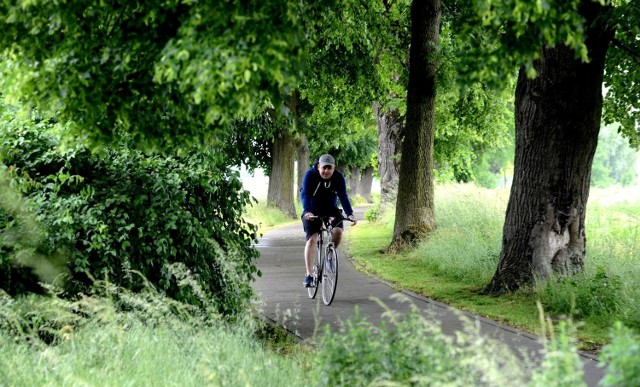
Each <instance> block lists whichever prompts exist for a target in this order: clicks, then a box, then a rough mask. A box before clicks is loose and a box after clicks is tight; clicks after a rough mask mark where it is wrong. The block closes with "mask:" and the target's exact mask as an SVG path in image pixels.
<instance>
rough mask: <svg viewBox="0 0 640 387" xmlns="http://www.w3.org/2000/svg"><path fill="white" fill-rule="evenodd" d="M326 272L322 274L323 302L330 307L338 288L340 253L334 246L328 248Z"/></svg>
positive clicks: (325, 264)
mask: <svg viewBox="0 0 640 387" xmlns="http://www.w3.org/2000/svg"><path fill="white" fill-rule="evenodd" d="M326 254H327V255H326V257H325V261H324V262H325V263H324V270H323V272H322V302H324V304H325V305H330V304H331V302H333V297H334V296H335V295H336V287H337V286H338V251H337V250H336V248H335V246H334V245H333V244H330V245H329V246H327V250H326Z"/></svg>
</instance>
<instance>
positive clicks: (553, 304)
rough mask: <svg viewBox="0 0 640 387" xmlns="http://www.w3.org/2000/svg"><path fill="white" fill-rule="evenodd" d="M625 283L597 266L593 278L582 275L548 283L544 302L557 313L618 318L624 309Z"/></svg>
mask: <svg viewBox="0 0 640 387" xmlns="http://www.w3.org/2000/svg"><path fill="white" fill-rule="evenodd" d="M621 292H622V280H621V279H620V277H618V276H616V275H611V274H607V272H606V271H605V269H604V268H602V267H598V268H597V269H596V272H595V274H594V275H593V276H591V275H588V274H579V275H576V276H573V277H562V278H560V279H559V280H557V281H548V282H547V284H546V285H545V287H544V290H543V291H542V300H543V301H544V303H545V306H546V308H547V310H548V311H550V312H553V313H555V314H565V315H576V316H580V317H583V318H586V317H590V316H610V315H615V314H616V313H618V312H619V310H620V308H621V299H622V297H621Z"/></svg>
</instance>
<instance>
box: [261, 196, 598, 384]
mask: <svg viewBox="0 0 640 387" xmlns="http://www.w3.org/2000/svg"><path fill="white" fill-rule="evenodd" d="M363 212H364V209H362V208H356V216H357V217H358V219H363ZM345 223H346V222H345ZM355 227H367V225H366V223H359V224H358V225H356V226H355ZM345 231H346V233H347V235H345V237H346V238H345V242H344V244H345V245H348V244H349V243H350V242H349V238H348V232H349V231H348V227H347V230H345ZM304 243H305V234H304V231H303V230H302V222H296V223H295V224H291V225H287V226H283V227H280V228H278V229H275V230H272V231H269V232H267V233H265V234H264V235H263V237H262V238H260V239H259V242H258V244H257V245H256V247H257V249H258V250H259V252H260V259H259V260H258V262H257V266H258V268H259V269H260V270H261V271H262V277H260V278H258V279H257V281H256V282H255V283H254V285H253V287H254V290H255V291H256V293H257V294H258V297H259V302H260V309H261V313H262V314H263V316H264V317H266V318H267V319H269V320H271V321H274V322H276V323H278V324H280V325H282V326H283V327H285V328H286V329H287V330H289V331H290V332H292V333H293V334H294V335H296V336H297V337H298V338H299V339H300V340H312V339H313V338H315V337H316V335H317V334H318V333H319V332H322V331H323V330H324V329H326V326H327V325H328V326H329V328H330V329H333V330H337V329H338V327H339V326H340V324H341V322H342V321H345V320H347V319H349V318H352V317H354V315H355V313H356V307H357V310H358V314H359V316H361V317H365V318H367V319H368V320H369V321H370V322H371V323H373V324H378V323H380V322H381V321H382V319H383V313H384V312H385V307H386V308H390V309H392V310H394V311H397V312H399V313H406V312H408V311H409V310H410V308H411V304H413V305H415V306H417V307H418V308H419V309H420V310H421V311H423V312H424V313H425V314H427V315H428V316H429V318H433V319H435V320H436V321H437V322H439V324H440V326H441V329H442V332H444V333H445V334H450V335H455V334H456V332H459V331H463V330H465V328H468V327H469V322H471V325H472V326H474V327H476V328H478V329H479V331H480V333H481V334H482V335H486V336H487V337H489V338H492V339H495V340H498V341H499V342H502V343H504V344H506V345H507V346H508V347H510V348H511V349H512V350H513V351H514V353H516V354H518V356H519V357H521V358H522V359H530V360H528V361H527V364H533V366H534V367H535V366H536V365H535V364H538V363H539V362H540V360H541V358H542V355H541V354H542V353H543V344H542V340H541V339H540V337H538V336H535V335H532V334H529V333H527V332H522V331H519V330H517V329H514V328H511V327H508V326H505V325H503V324H500V323H498V322H496V321H492V320H489V319H486V318H483V317H480V316H475V315H472V314H469V313H466V312H463V311H460V310H457V309H455V308H452V307H450V306H448V305H446V304H443V303H440V302H437V301H434V300H430V299H428V298H425V297H422V296H420V295H417V294H414V293H412V292H408V291H404V290H402V289H396V288H394V287H392V286H391V285H390V284H388V283H386V282H385V281H383V280H381V279H379V278H376V277H374V276H371V275H367V274H364V273H363V272H361V271H359V270H357V269H356V267H355V266H354V263H353V262H352V261H351V260H350V259H349V257H347V256H345V249H344V245H341V246H340V248H339V253H340V261H339V272H338V273H339V275H338V286H337V290H336V295H335V299H334V300H333V303H332V304H331V305H330V306H325V305H324V304H323V303H322V296H321V289H318V294H317V295H316V298H315V299H309V297H308V295H307V290H306V289H305V288H304V287H303V286H302V281H303V279H304V274H305V273H304V271H305V269H304V258H303V252H304ZM347 249H348V248H347ZM403 299H404V300H405V301H401V300H403ZM406 299H408V300H409V301H410V302H406ZM580 357H581V359H582V362H583V365H584V367H583V371H584V376H585V382H586V383H587V385H589V386H597V385H598V382H599V381H600V379H601V378H602V376H603V371H602V369H601V368H599V367H597V362H596V360H595V358H594V357H593V356H591V355H589V354H587V353H582V352H581V353H580Z"/></svg>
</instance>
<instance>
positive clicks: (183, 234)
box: [0, 116, 257, 314]
mask: <svg viewBox="0 0 640 387" xmlns="http://www.w3.org/2000/svg"><path fill="white" fill-rule="evenodd" d="M3 118H4V121H5V125H4V126H3V130H1V131H0V160H1V161H2V162H3V163H4V164H5V165H7V166H9V171H10V176H11V179H12V184H13V185H14V186H16V187H18V188H19V189H20V190H21V191H22V192H23V193H24V195H25V196H26V197H27V198H28V203H29V207H30V209H31V211H32V212H33V213H34V214H35V217H36V219H37V221H38V222H39V224H40V225H41V226H42V233H43V237H42V239H41V240H40V241H39V243H38V244H37V246H34V249H35V251H36V252H37V253H39V254H43V255H46V256H51V255H54V254H56V253H57V254H59V253H60V252H61V251H62V252H65V251H66V252H67V253H66V254H65V256H66V265H67V267H68V269H69V280H68V281H67V283H66V285H65V289H66V290H67V291H68V292H70V293H77V292H80V291H84V290H86V289H87V287H89V286H91V283H92V282H93V278H97V279H101V278H105V277H108V279H109V281H111V282H113V283H114V284H116V285H118V286H123V287H125V288H128V289H133V290H135V289H141V288H143V287H144V286H145V284H144V281H143V279H142V278H146V280H148V281H149V283H151V284H152V285H153V286H155V287H157V289H158V290H159V291H161V292H163V293H165V294H167V295H168V296H170V297H174V298H176V299H178V300H182V301H187V302H191V303H194V304H198V303H200V301H198V297H196V296H195V295H194V294H193V292H192V290H190V288H185V287H181V286H179V278H177V277H176V276H175V273H174V272H173V271H172V270H171V269H170V268H171V265H172V264H174V263H177V262H181V263H183V264H184V265H185V268H186V269H187V270H189V271H190V272H191V273H192V275H193V277H194V278H195V279H196V280H197V281H198V282H199V284H200V286H201V288H202V289H204V291H205V292H206V293H207V294H210V295H211V297H213V300H214V303H215V304H216V306H217V308H218V309H219V311H220V312H222V313H225V314H235V313H236V312H238V311H240V310H242V309H243V308H245V306H246V303H247V300H248V299H249V298H250V296H251V294H252V291H251V287H250V285H249V282H250V280H251V279H252V278H253V275H254V274H255V273H256V271H257V269H256V267H255V266H254V264H253V260H254V259H255V258H256V257H257V251H256V250H255V249H253V248H252V246H251V244H252V242H253V241H254V239H255V237H256V228H255V227H254V226H253V225H249V224H246V223H245V222H244V221H243V220H242V212H243V208H244V206H245V205H246V204H247V203H248V202H249V200H250V197H249V194H248V193H247V192H246V191H242V185H241V182H240V180H239V176H238V174H237V173H236V172H233V171H231V170H229V169H228V168H227V166H226V165H225V162H224V159H223V158H221V157H218V156H216V155H215V154H214V153H213V152H211V151H205V152H199V153H195V154H190V155H187V156H184V157H177V156H166V155H147V154H144V153H142V152H140V151H137V150H133V149H131V148H129V147H128V146H127V144H126V143H122V144H119V145H118V146H112V147H108V148H105V149H103V150H102V151H101V152H99V153H95V154H93V153H91V152H90V151H89V150H88V149H86V148H84V147H82V146H81V145H69V144H64V146H62V145H63V144H61V143H60V141H59V138H58V137H57V136H55V135H54V134H52V133H53V130H54V128H55V124H54V123H52V122H50V121H46V120H44V121H38V120H32V121H27V122H20V121H17V120H16V119H15V118H12V117H10V118H7V117H6V116H5V117H3ZM2 216H3V215H0V218H1V217H2ZM4 218H5V222H4V224H2V225H0V227H3V232H9V231H10V229H11V228H12V227H16V224H15V222H14V223H13V224H12V223H11V222H7V221H6V219H8V218H7V215H6V211H5V215H4ZM0 220H2V219H0ZM16 221H17V222H19V221H20V219H17V220H16ZM3 244H5V245H6V243H3ZM0 252H1V253H2V257H1V258H0V265H2V266H3V267H7V266H9V265H13V264H15V260H16V257H15V250H14V249H12V247H11V246H9V247H7V246H4V247H3V249H2V250H0ZM135 272H138V273H139V274H141V275H133V274H132V273H135ZM9 290H10V289H9Z"/></svg>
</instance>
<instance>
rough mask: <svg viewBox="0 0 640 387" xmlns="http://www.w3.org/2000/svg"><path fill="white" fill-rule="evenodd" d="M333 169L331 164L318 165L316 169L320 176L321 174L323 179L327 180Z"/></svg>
mask: <svg viewBox="0 0 640 387" xmlns="http://www.w3.org/2000/svg"><path fill="white" fill-rule="evenodd" d="M334 170H335V169H334V167H333V165H325V166H320V165H318V171H320V176H322V178H323V179H325V180H328V179H330V178H331V176H333V171H334Z"/></svg>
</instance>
